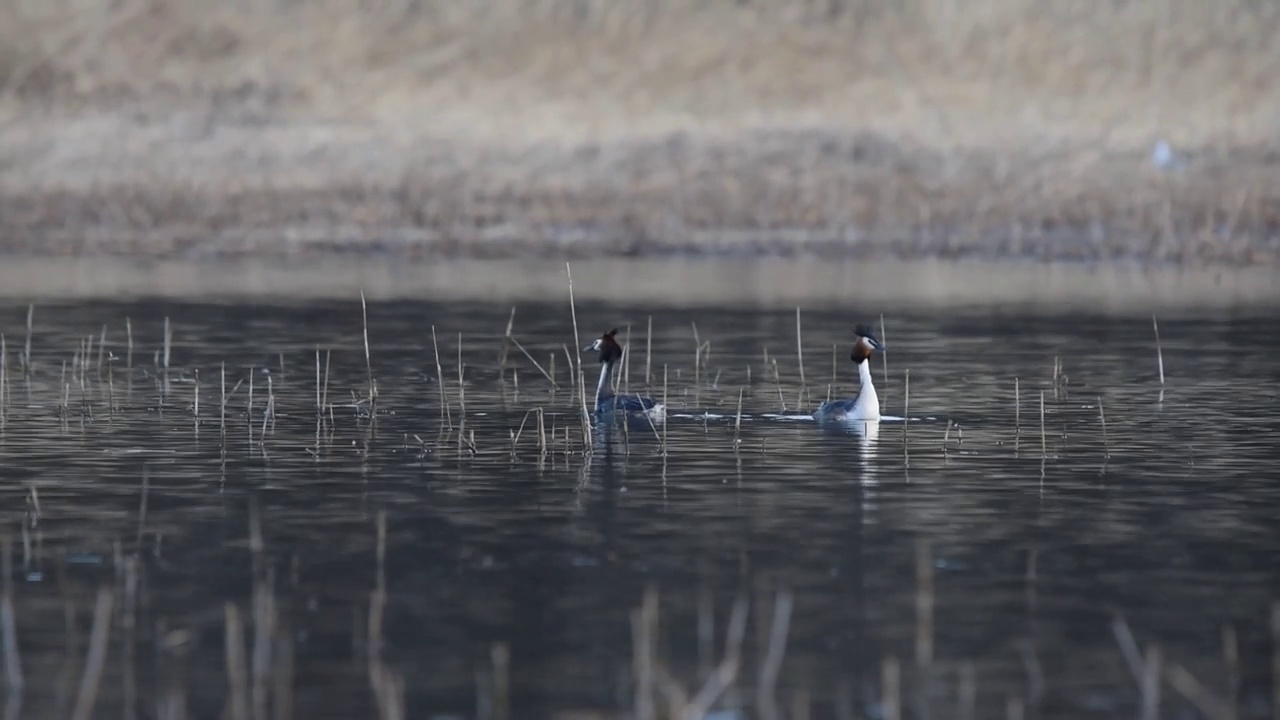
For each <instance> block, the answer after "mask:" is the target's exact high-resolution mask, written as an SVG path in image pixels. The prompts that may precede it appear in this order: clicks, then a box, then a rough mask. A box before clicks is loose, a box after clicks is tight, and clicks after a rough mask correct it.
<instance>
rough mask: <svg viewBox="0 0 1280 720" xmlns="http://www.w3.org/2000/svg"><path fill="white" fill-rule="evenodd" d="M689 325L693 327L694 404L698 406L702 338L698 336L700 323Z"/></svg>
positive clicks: (700, 385) (700, 387) (700, 383)
mask: <svg viewBox="0 0 1280 720" xmlns="http://www.w3.org/2000/svg"><path fill="white" fill-rule="evenodd" d="M689 326H690V327H692V328H693V404H694V406H697V405H700V404H701V402H700V400H699V398H700V397H701V392H702V338H700V337H698V323H696V322H691V323H689Z"/></svg>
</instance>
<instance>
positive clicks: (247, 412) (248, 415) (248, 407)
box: [244, 365, 254, 447]
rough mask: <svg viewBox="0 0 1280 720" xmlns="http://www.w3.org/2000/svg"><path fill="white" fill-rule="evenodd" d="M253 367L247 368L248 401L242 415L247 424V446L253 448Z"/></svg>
mask: <svg viewBox="0 0 1280 720" xmlns="http://www.w3.org/2000/svg"><path fill="white" fill-rule="evenodd" d="M253 370H254V368H253V366H252V365H250V366H249V400H248V402H246V403H245V406H244V414H245V418H246V419H247V420H248V422H246V423H245V425H247V426H248V429H249V445H250V447H252V446H253Z"/></svg>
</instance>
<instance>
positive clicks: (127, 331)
mask: <svg viewBox="0 0 1280 720" xmlns="http://www.w3.org/2000/svg"><path fill="white" fill-rule="evenodd" d="M124 337H125V347H126V348H127V349H126V350H125V360H124V366H125V367H126V368H127V369H129V370H132V369H133V320H131V319H130V318H127V317H126V318H125V319H124Z"/></svg>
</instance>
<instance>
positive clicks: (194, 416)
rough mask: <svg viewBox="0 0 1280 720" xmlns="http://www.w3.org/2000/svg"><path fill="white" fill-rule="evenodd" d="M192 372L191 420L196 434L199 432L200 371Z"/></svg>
mask: <svg viewBox="0 0 1280 720" xmlns="http://www.w3.org/2000/svg"><path fill="white" fill-rule="evenodd" d="M194 373H195V382H194V384H193V387H192V392H193V393H194V394H195V399H194V400H193V402H192V408H191V420H192V423H193V424H194V425H195V431H196V434H197V435H198V434H200V371H199V370H195V371H194Z"/></svg>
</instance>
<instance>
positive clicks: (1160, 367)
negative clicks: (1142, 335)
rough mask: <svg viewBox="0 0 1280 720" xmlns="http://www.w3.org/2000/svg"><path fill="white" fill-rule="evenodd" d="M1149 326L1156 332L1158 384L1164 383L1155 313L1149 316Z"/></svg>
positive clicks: (1162, 362)
mask: <svg viewBox="0 0 1280 720" xmlns="http://www.w3.org/2000/svg"><path fill="white" fill-rule="evenodd" d="M1151 328H1152V329H1153V330H1155V333H1156V367H1157V368H1159V370H1160V384H1161V385H1164V351H1163V350H1161V349H1160V323H1158V322H1156V316H1155V315H1152V316H1151Z"/></svg>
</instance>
